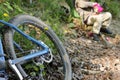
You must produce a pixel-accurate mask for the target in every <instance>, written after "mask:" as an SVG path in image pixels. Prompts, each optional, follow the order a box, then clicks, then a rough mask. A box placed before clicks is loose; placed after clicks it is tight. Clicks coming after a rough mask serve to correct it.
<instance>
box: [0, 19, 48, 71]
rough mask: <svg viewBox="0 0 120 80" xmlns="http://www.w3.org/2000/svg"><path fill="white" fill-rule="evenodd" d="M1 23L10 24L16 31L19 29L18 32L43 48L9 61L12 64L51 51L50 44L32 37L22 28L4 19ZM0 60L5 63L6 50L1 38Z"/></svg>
mask: <svg viewBox="0 0 120 80" xmlns="http://www.w3.org/2000/svg"><path fill="white" fill-rule="evenodd" d="M0 23H2V24H4V25H6V26H9V27H10V28H12V29H14V30H15V31H17V32H18V33H20V34H21V35H23V36H24V37H26V38H27V39H28V40H30V41H32V42H33V43H36V44H37V45H38V46H41V47H42V50H40V51H38V52H35V53H33V54H29V55H26V56H23V57H19V58H16V59H13V60H10V61H9V63H10V64H11V65H15V64H18V63H20V62H23V61H27V60H30V59H32V58H35V57H37V56H41V55H43V54H47V53H49V52H50V50H49V48H48V46H47V45H46V44H44V43H43V42H42V41H38V40H36V39H34V38H32V37H30V36H29V35H27V34H25V33H24V32H22V31H21V30H20V29H18V28H17V27H16V26H14V25H13V24H11V23H8V22H5V21H3V20H0ZM0 62H3V63H4V64H2V65H5V58H4V51H3V46H2V42H1V39H0ZM0 65H1V64H0ZM3 68H4V67H3ZM3 68H1V69H3Z"/></svg>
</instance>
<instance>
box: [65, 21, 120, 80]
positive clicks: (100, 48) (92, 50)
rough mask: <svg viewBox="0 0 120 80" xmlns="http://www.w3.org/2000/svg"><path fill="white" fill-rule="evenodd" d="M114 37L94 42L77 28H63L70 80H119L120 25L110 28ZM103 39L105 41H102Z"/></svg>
mask: <svg viewBox="0 0 120 80" xmlns="http://www.w3.org/2000/svg"><path fill="white" fill-rule="evenodd" d="M110 29H111V30H112V32H113V33H114V34H116V35H114V37H110V36H108V35H103V37H100V41H99V42H96V41H93V40H92V37H90V36H89V32H87V31H84V30H82V29H81V28H79V27H74V28H73V29H71V28H65V30H66V33H65V35H66V36H65V37H66V38H65V42H64V44H65V47H66V49H67V52H68V54H69V56H70V60H71V64H72V71H73V75H72V77H73V79H72V80H120V23H119V21H117V20H113V21H112V24H111V26H110ZM104 39H105V40H104Z"/></svg>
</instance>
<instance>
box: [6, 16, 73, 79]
mask: <svg viewBox="0 0 120 80" xmlns="http://www.w3.org/2000/svg"><path fill="white" fill-rule="evenodd" d="M10 23H12V24H14V25H15V26H17V27H18V28H19V29H20V30H22V31H23V32H24V33H26V34H29V35H30V36H32V37H33V38H35V39H37V40H41V41H43V42H44V43H45V44H47V46H48V47H49V48H50V49H51V51H52V54H53V55H54V58H53V61H52V62H51V63H49V64H47V63H43V64H40V65H39V66H38V65H35V63H38V61H36V58H35V59H32V60H30V61H28V62H24V64H17V67H18V69H19V70H20V72H21V73H22V75H23V76H24V77H26V78H28V76H29V78H31V79H32V80H38V79H40V80H44V79H45V80H71V65H70V61H69V57H68V55H67V53H66V50H65V48H64V47H63V45H62V43H61V41H60V40H59V38H58V37H57V36H56V34H55V33H54V32H53V31H52V29H51V28H50V27H49V26H48V25H46V24H44V23H43V22H42V21H41V20H39V19H37V18H35V17H32V16H29V15H19V16H16V17H14V18H13V19H11V20H10ZM13 41H15V42H16V43H17V44H19V46H21V49H22V50H23V51H22V50H19V49H18V48H16V46H14V44H13ZM4 45H5V49H6V52H7V53H8V54H10V58H13V59H15V58H18V57H22V56H25V55H28V54H30V53H31V54H32V51H35V50H38V49H41V48H40V47H38V46H37V45H36V44H33V43H31V41H29V40H27V39H26V38H24V37H23V36H21V35H20V34H19V33H17V32H16V31H13V30H12V29H10V28H6V30H5V33H4ZM34 62H35V63H34ZM39 63H41V61H40V62H39Z"/></svg>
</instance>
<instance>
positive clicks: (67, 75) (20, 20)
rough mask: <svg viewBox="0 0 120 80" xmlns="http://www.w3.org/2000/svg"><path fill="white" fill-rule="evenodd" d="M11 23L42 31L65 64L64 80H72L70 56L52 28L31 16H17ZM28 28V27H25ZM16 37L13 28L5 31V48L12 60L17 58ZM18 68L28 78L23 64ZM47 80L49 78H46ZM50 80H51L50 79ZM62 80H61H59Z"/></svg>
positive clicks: (18, 65)
mask: <svg viewBox="0 0 120 80" xmlns="http://www.w3.org/2000/svg"><path fill="white" fill-rule="evenodd" d="M9 22H10V23H12V24H13V25H15V26H17V27H18V26H20V25H21V24H25V23H27V24H28V23H30V25H31V24H32V25H33V26H34V27H36V25H37V28H39V29H40V30H41V31H43V32H44V33H45V35H47V37H48V38H50V40H51V41H52V42H53V43H54V44H55V47H56V48H57V50H58V52H59V55H60V58H61V60H62V63H63V66H64V67H63V68H64V71H63V72H64V73H63V74H64V80H71V76H72V75H71V72H72V71H71V64H70V60H69V56H68V54H67V52H66V50H65V48H64V46H63V44H62V42H61V41H60V40H59V38H58V37H57V35H56V34H55V33H54V31H53V30H52V29H51V27H50V26H48V25H46V24H45V23H44V22H43V21H41V20H40V19H38V18H36V17H33V16H30V15H27V14H25V15H23V14H22V15H17V16H15V17H13V18H12V19H11V20H10V21H9ZM25 27H26V26H25ZM46 28H47V29H46ZM14 35H15V31H14V30H12V29H11V28H9V27H7V28H6V29H5V31H4V36H3V37H4V46H5V51H6V53H7V54H9V57H10V58H13V59H16V58H17V54H16V51H15V47H14V45H13V39H14ZM16 66H17V67H18V69H19V71H20V72H21V74H22V76H24V77H26V76H28V74H26V72H25V70H24V69H23V67H22V66H21V64H16ZM46 79H47V78H46ZM49 80H50V79H49ZM57 80H60V79H57Z"/></svg>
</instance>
